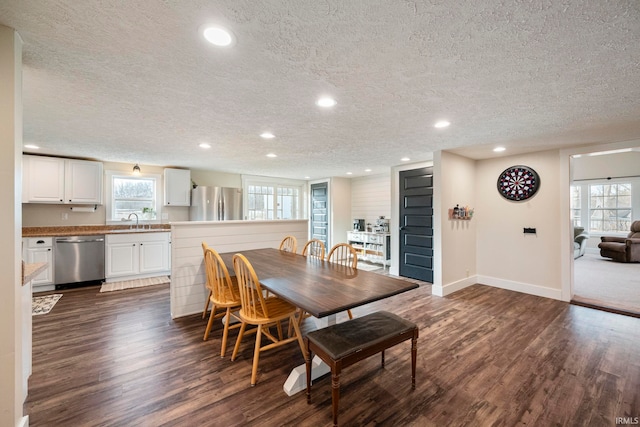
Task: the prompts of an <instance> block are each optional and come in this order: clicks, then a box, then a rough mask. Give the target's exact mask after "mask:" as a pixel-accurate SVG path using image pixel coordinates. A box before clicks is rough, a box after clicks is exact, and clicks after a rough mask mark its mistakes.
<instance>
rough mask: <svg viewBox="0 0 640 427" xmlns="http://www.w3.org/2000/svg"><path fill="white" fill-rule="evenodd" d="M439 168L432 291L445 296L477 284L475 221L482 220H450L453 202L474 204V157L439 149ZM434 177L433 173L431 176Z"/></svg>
mask: <svg viewBox="0 0 640 427" xmlns="http://www.w3.org/2000/svg"><path fill="white" fill-rule="evenodd" d="M436 164H437V165H438V167H436V168H435V170H434V175H435V174H437V175H438V179H437V180H436V181H437V182H438V183H439V189H438V192H437V194H439V204H438V206H439V211H438V212H437V213H436V212H434V216H436V215H437V216H439V218H440V227H438V228H436V229H435V230H434V233H438V234H439V238H438V239H434V241H436V242H440V245H439V246H440V249H439V252H440V256H439V257H437V259H438V260H440V261H439V263H438V265H436V266H435V267H436V268H439V269H441V271H440V274H439V275H436V276H435V277H434V286H433V289H432V291H433V293H434V294H435V295H439V296H444V295H447V294H450V293H451V292H454V291H456V290H458V289H462V288H464V287H466V286H470V285H472V284H474V283H476V280H477V277H476V274H477V269H476V256H477V255H476V254H477V241H476V236H477V224H478V222H479V221H480V220H481V218H482V215H480V218H479V217H478V216H477V215H476V213H477V212H478V210H476V211H475V213H474V217H473V218H472V219H471V220H456V219H449V212H448V211H449V209H452V208H453V207H454V206H456V205H460V206H469V207H470V208H475V207H476V195H477V193H478V192H479V189H478V188H476V164H475V162H474V161H473V160H470V159H468V158H466V157H462V156H458V155H456V154H452V153H447V152H440V153H437V155H436ZM434 178H435V176H434Z"/></svg>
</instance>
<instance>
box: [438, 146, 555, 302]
mask: <svg viewBox="0 0 640 427" xmlns="http://www.w3.org/2000/svg"><path fill="white" fill-rule="evenodd" d="M520 164H522V165H526V166H529V167H532V168H533V169H534V170H536V172H537V173H538V175H539V176H540V182H541V184H540V189H539V190H538V192H537V193H536V195H535V196H534V197H532V198H531V199H529V200H527V201H524V202H510V201H508V200H506V199H504V198H503V197H502V196H501V195H500V193H499V192H498V190H497V188H496V182H497V178H498V176H499V175H500V173H501V172H502V171H503V170H504V169H506V168H508V167H510V166H514V165H520ZM560 182H561V181H560V153H559V152H558V151H546V152H539V153H533V154H528V155H519V156H511V157H500V158H494V159H489V160H480V161H478V162H477V163H476V193H477V197H476V209H475V215H474V220H472V221H476V227H477V258H476V260H477V261H476V262H477V272H478V281H479V282H480V283H484V284H488V285H492V286H496V287H500V288H505V289H511V290H515V291H521V292H526V293H529V294H533V295H539V296H545V297H549V298H556V299H561V295H562V294H561V289H562V280H561V265H560V264H561V258H562V253H561V249H560V247H561V244H560V242H561V240H562V235H561V218H562V216H561V209H560V204H561V189H560V187H561V186H560ZM525 227H530V228H536V230H537V234H524V233H523V228H525ZM447 262H452V263H455V262H456V260H455V258H454V259H450V260H448V261H447Z"/></svg>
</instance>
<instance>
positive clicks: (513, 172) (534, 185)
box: [498, 166, 540, 202]
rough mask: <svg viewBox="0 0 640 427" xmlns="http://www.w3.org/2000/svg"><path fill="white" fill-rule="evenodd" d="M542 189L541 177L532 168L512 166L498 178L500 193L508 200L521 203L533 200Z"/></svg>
mask: <svg viewBox="0 0 640 427" xmlns="http://www.w3.org/2000/svg"><path fill="white" fill-rule="evenodd" d="M538 188H540V177H539V176H538V174H537V173H536V171H534V170H533V169H531V168H530V167H527V166H511V167H510V168H507V169H505V170H504V172H502V173H501V174H500V176H499V177H498V191H499V192H500V194H502V197H504V198H505V199H507V200H513V201H515V202H520V201H522V200H526V199H529V198H531V197H532V196H533V195H534V194H536V191H538Z"/></svg>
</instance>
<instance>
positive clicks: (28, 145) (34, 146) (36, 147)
mask: <svg viewBox="0 0 640 427" xmlns="http://www.w3.org/2000/svg"><path fill="white" fill-rule="evenodd" d="M24 148H29V149H31V150H39V149H40V147H38V146H37V145H35V144H26V145H25V146H24Z"/></svg>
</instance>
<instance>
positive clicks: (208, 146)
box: [198, 142, 211, 148]
mask: <svg viewBox="0 0 640 427" xmlns="http://www.w3.org/2000/svg"><path fill="white" fill-rule="evenodd" d="M198 147H200V148H211V145H210V144H208V143H206V142H201V143H200V144H198Z"/></svg>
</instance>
